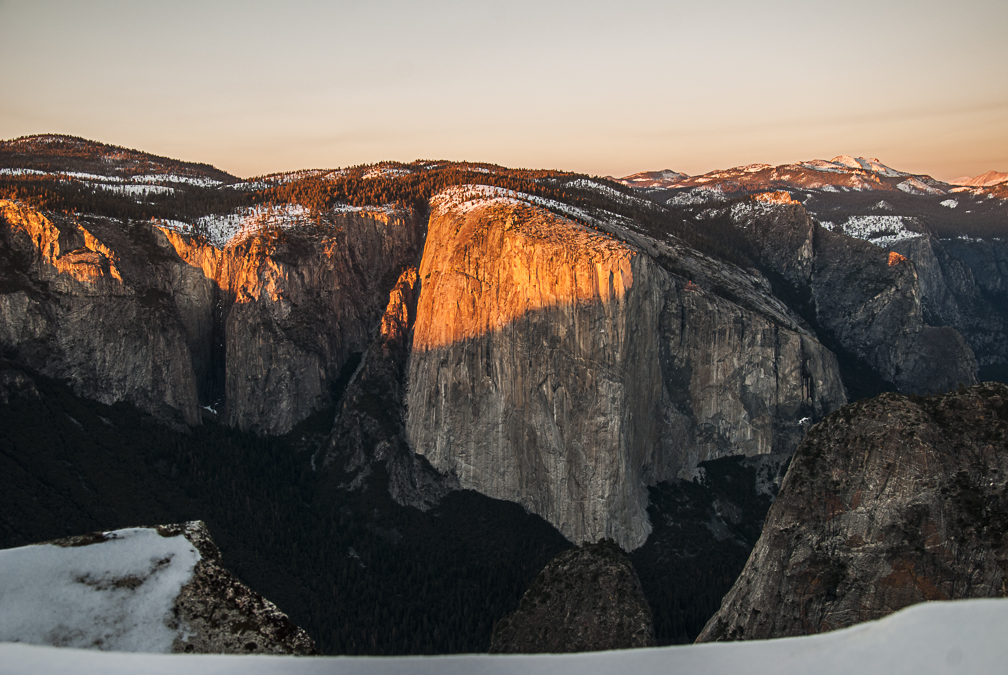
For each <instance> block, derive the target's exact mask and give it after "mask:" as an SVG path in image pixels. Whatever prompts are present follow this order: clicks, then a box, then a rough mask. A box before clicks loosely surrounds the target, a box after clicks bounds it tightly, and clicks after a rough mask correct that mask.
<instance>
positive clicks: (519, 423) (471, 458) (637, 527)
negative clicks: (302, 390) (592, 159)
mask: <svg viewBox="0 0 1008 675" xmlns="http://www.w3.org/2000/svg"><path fill="white" fill-rule="evenodd" d="M420 283H421V291H420V298H419V302H418V307H417V315H416V323H415V327H414V338H413V351H412V355H411V358H410V363H409V376H408V396H407V404H408V420H407V436H408V438H409V442H410V444H411V446H412V448H413V450H414V451H415V452H417V453H419V454H422V455H424V456H425V457H426V458H427V459H428V460H429V461H430V462H431V464H432V465H433V466H434V467H435V468H436V469H438V470H439V471H442V472H445V473H453V474H454V475H455V476H457V478H458V480H459V483H460V485H461V487H463V488H471V489H475V490H478V491H480V492H482V493H484V494H487V495H489V496H492V497H496V498H500V499H508V500H511V501H515V502H518V503H520V504H522V505H524V506H525V507H526V508H528V509H530V510H531V511H533V512H535V513H537V514H539V515H541V516H543V517H544V518H545V519H546V520H548V521H549V522H551V523H552V524H553V525H555V526H556V527H557V528H558V529H559V530H560V531H561V532H562V533H563V534H564V535H565V536H567V537H568V538H569V539H571V540H572V541H574V542H578V543H580V542H584V541H597V540H599V539H601V538H612V539H615V540H616V541H617V542H618V543H619V544H620V545H621V546H623V547H624V548H626V549H628V550H629V549H632V548H635V547H637V546H639V545H641V544H642V543H643V542H644V540H645V539H646V537H647V535H648V533H649V532H650V523H649V521H648V518H647V513H646V506H647V490H646V486H647V485H648V484H654V483H655V482H657V481H660V480H664V479H668V478H672V477H676V476H684V477H688V476H691V475H692V472H693V471H694V469H695V467H696V464H697V462H698V461H702V460H705V459H710V458H713V457H719V456H723V455H726V454H735V453H740V452H741V453H746V454H759V453H766V452H770V451H771V450H774V449H779V450H789V449H792V448H793V447H794V445H795V444H796V443H797V441H798V436H799V435H800V432H801V425H800V424H799V421H800V419H801V417H803V416H807V417H809V418H810V419H811V418H812V417H813V416H815V417H816V418H818V416H821V415H822V414H825V413H826V412H829V411H830V410H832V409H833V408H834V407H836V406H838V405H839V404H841V403H842V402H843V392H842V387H841V385H840V382H839V377H838V376H837V372H836V363H835V360H834V359H833V358H832V355H831V354H829V352H827V351H826V350H825V349H823V348H822V347H821V346H820V345H819V344H818V343H817V342H815V340H814V339H812V338H811V337H810V336H808V335H807V334H804V333H802V332H801V331H800V330H799V329H798V327H797V325H794V324H790V325H784V326H782V325H780V322H774V321H771V320H769V319H768V318H766V317H764V316H763V315H760V314H757V313H755V312H753V311H749V310H746V309H743V308H742V307H740V306H738V305H736V304H734V303H731V302H729V301H727V300H724V299H723V298H720V297H717V296H715V295H714V294H712V293H710V292H709V291H706V290H704V289H702V288H700V287H699V286H697V285H696V284H694V283H691V282H687V281H686V280H685V279H682V278H681V277H679V276H677V275H675V274H672V273H670V272H668V271H666V269H664V268H663V267H662V266H661V265H660V264H658V262H656V260H655V259H654V258H653V257H652V256H651V255H648V254H647V253H645V252H644V251H643V250H641V249H640V248H639V247H637V246H635V245H633V244H630V243H627V242H625V241H621V240H620V239H618V238H615V237H613V236H609V235H607V234H602V233H600V232H598V231H595V230H593V229H590V228H588V227H584V226H582V225H579V224H577V223H575V222H573V221H571V220H569V219H567V218H564V217H562V216H558V215H555V214H553V213H550V212H548V211H546V210H544V209H542V208H540V207H536V206H533V205H531V204H529V203H526V202H523V201H521V200H520V199H516V198H513V197H501V196H498V197H492V198H487V197H486V196H482V197H480V196H476V197H472V198H467V197H466V196H465V194H464V193H463V192H461V191H458V190H456V191H454V192H451V193H448V194H447V195H442V196H440V197H438V198H435V200H433V208H432V212H431V217H430V223H429V226H428V235H427V241H426V245H425V249H424V255H423V260H422V262H421V266H420Z"/></svg>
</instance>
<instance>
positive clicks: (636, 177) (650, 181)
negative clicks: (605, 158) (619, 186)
mask: <svg viewBox="0 0 1008 675" xmlns="http://www.w3.org/2000/svg"><path fill="white" fill-rule="evenodd" d="M688 178H689V176H688V175H687V174H684V173H679V172H678V171H673V170H672V169H663V170H662V171H641V172H640V173H635V174H633V175H630V176H624V177H623V178H612V180H614V181H617V182H619V183H623V185H626V186H627V187H632V188H659V189H661V188H671V187H675V186H676V185H677V184H678V183H679V182H680V181H683V180H686V179H688Z"/></svg>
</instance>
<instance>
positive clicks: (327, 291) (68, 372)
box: [0, 201, 421, 434]
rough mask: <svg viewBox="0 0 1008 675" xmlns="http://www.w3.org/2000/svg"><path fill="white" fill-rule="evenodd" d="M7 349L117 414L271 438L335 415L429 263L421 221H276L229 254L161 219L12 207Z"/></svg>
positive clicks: (356, 216) (343, 215)
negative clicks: (421, 263)
mask: <svg viewBox="0 0 1008 675" xmlns="http://www.w3.org/2000/svg"><path fill="white" fill-rule="evenodd" d="M0 222H2V229H0V247H2V253H3V255H4V256H5V258H7V259H8V260H10V261H11V265H10V267H9V268H7V269H6V270H4V278H3V287H2V288H0V291H2V292H0V344H2V346H3V348H4V349H5V350H6V351H7V352H9V353H12V354H13V355H14V356H15V358H17V359H18V360H21V361H24V362H26V363H28V364H30V365H32V366H34V367H36V368H37V369H38V370H39V371H40V372H42V373H43V374H46V375H49V376H51V377H57V378H66V379H69V380H70V381H72V382H73V383H74V387H75V389H76V390H77V392H78V393H79V394H81V395H83V396H87V397H89V398H94V399H96V400H99V401H102V402H104V403H114V402H116V401H129V402H130V403H133V404H135V405H137V406H138V407H140V408H141V409H143V410H145V411H147V412H150V413H152V414H154V415H156V416H158V417H161V418H162V419H165V420H169V421H174V422H181V423H185V424H188V425H192V424H199V423H200V420H201V406H202V407H205V408H206V409H207V410H209V411H210V412H211V414H215V415H220V416H221V418H222V419H223V420H224V421H226V422H227V423H228V424H231V425H233V426H237V427H239V428H242V429H249V430H252V431H256V432H260V433H271V434H279V433H284V432H285V431H287V430H289V429H290V428H291V427H292V426H293V425H294V424H296V423H297V422H298V421H300V420H302V419H304V418H305V417H307V416H308V415H309V414H311V413H312V412H314V411H316V410H318V409H320V408H322V407H325V406H327V405H331V404H332V402H333V394H334V392H333V391H332V389H333V386H334V384H335V382H336V381H337V379H338V377H339V373H340V370H341V368H342V367H343V365H344V364H345V363H346V361H347V359H348V358H349V356H350V355H351V354H353V353H360V352H363V351H364V350H365V349H367V345H368V344H369V343H370V341H371V338H372V331H373V330H374V326H375V324H376V323H377V322H378V321H379V319H380V317H381V315H382V311H383V309H384V306H385V303H386V300H387V292H388V291H387V289H388V287H389V286H390V285H391V283H393V282H394V280H395V277H396V276H397V275H398V274H399V272H400V271H401V269H402V268H403V267H404V266H405V265H406V264H407V263H408V262H410V261H412V260H413V259H414V258H415V256H416V255H417V253H418V250H419V249H418V247H419V244H420V241H421V230H420V227H419V224H418V223H417V221H416V220H415V219H414V218H413V217H412V216H411V215H410V214H409V213H407V212H400V211H394V210H390V209H374V210H360V209H357V210H351V211H350V212H346V211H342V212H341V211H337V212H334V213H331V214H327V217H326V221H325V223H326V224H325V227H324V228H321V227H320V228H314V229H313V228H311V227H310V225H311V223H308V222H305V223H302V227H301V228H300V229H281V228H279V227H276V226H272V227H271V226H270V223H269V222H266V223H264V225H263V226H262V227H260V228H258V229H255V230H253V231H251V232H249V233H247V235H246V236H243V237H236V238H235V239H233V240H231V241H230V242H228V243H227V244H226V245H222V246H220V247H217V246H214V245H212V244H211V243H209V242H208V241H207V240H206V239H205V238H201V237H199V236H194V235H187V234H181V233H179V232H177V231H175V230H173V229H170V228H168V227H160V226H158V225H157V224H156V223H147V222H133V223H125V222H123V221H117V220H113V219H108V218H98V217H80V216H73V215H64V214H55V213H51V212H50V213H41V212H39V211H36V210H34V209H32V208H30V207H28V206H25V205H23V204H21V203H18V202H12V201H2V202H0Z"/></svg>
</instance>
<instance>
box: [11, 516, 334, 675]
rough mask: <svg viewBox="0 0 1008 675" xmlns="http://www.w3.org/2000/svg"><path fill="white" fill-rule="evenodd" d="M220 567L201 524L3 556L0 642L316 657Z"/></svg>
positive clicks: (70, 541) (104, 535) (303, 637)
mask: <svg viewBox="0 0 1008 675" xmlns="http://www.w3.org/2000/svg"><path fill="white" fill-rule="evenodd" d="M221 562H222V561H221V558H220V552H219V551H218V550H217V547H216V546H215V545H214V543H213V541H212V539H211V538H210V535H209V533H208V532H207V530H206V527H205V526H204V525H203V523H202V522H200V521H193V522H190V523H185V524H182V525H163V526H158V527H153V528H148V527H141V528H131V529H124V530H116V531H112V532H95V533H92V534H88V535H83V536H79V537H70V538H67V539H60V540H57V541H53V542H47V543H44V544H37V545H34V546H24V547H21V548H13V549H7V550H2V551H0V642H9V643H14V642H20V643H28V644H34V645H49V646H53V647H72V648H78V649H97V650H107V651H116V652H162V653H167V652H173V651H174V652H201V653H221V652H224V653H236V652H237V653H243V654H244V653H250V652H255V653H273V654H307V653H313V652H314V651H315V648H314V644H313V643H312V641H311V639H310V638H309V637H308V636H307V634H305V632H304V631H303V630H301V629H300V628H298V627H297V626H295V625H294V624H292V623H291V622H290V620H289V619H288V618H287V616H286V615H285V614H283V613H282V612H280V611H279V610H278V609H277V608H276V606H275V605H273V603H271V602H269V601H268V600H266V599H265V598H263V597H262V596H261V595H259V594H258V593H255V592H254V591H252V590H251V589H249V588H248V587H247V586H245V585H244V584H242V583H241V582H240V581H239V580H238V579H237V578H236V577H234V575H232V574H231V573H230V572H228V571H227V570H226V569H224V568H223V566H222V565H221ZM7 663H8V662H7V661H6V660H4V661H3V662H0V672H4V670H5V667H6V665H7Z"/></svg>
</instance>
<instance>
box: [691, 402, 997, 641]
mask: <svg viewBox="0 0 1008 675" xmlns="http://www.w3.org/2000/svg"><path fill="white" fill-rule="evenodd" d="M1006 432H1008V386H1005V385H1004V384H1000V383H985V384H980V385H975V386H973V387H968V388H967V387H961V388H960V389H959V390H958V391H954V392H950V393H947V394H944V395H941V396H934V397H930V398H916V397H911V398H907V397H905V396H901V395H899V394H892V393H888V394H882V395H881V396H879V397H877V398H874V399H871V400H865V401H859V402H857V403H853V404H850V405H848V406H845V407H843V408H841V409H840V410H838V411H837V412H835V413H833V414H832V415H830V416H829V417H827V418H826V419H825V420H824V421H823V422H821V423H819V424H818V425H816V426H815V427H813V428H812V430H811V431H810V432H809V434H808V436H807V437H806V438H805V440H804V441H803V442H802V444H801V445H800V446H799V448H798V450H797V451H796V452H795V455H794V458H793V459H792V462H791V466H790V468H789V469H788V472H787V475H786V477H785V479H784V483H783V486H782V489H781V493H780V495H779V497H778V498H777V501H776V502H774V505H773V506H772V507H771V509H770V512H769V514H768V516H767V521H766V526H765V527H764V529H763V533H762V535H761V536H760V540H759V542H758V543H757V544H756V547H755V549H754V550H753V553H752V555H751V556H750V558H749V562H748V563H747V564H746V567H745V570H744V571H743V572H742V575H741V576H740V577H739V579H738V581H736V583H735V585H734V586H733V587H732V589H731V591H730V592H729V593H728V595H726V596H725V598H724V601H723V603H722V605H721V609H720V611H719V612H718V613H717V614H716V615H715V616H714V617H713V618H712V619H711V620H710V621H709V622H708V624H707V626H706V627H705V629H704V631H703V633H702V634H701V635H700V637H699V638H698V641H700V642H705V641H712V640H738V639H765V638H776V637H785V636H791V635H806V634H811V633H819V632H823V631H827V630H834V629H837V628H843V627H845V626H850V625H852V624H855V623H859V622H862V621H870V620H873V619H878V618H880V617H882V616H885V615H887V614H889V613H891V612H894V611H896V610H898V609H901V608H903V607H906V606H907V605H911V604H913V603H917V602H923V601H927V600H945V599H957V598H983V597H1004V596H1005V595H1008V586H1006V578H1008V438H1006Z"/></svg>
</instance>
